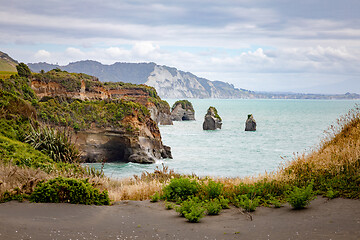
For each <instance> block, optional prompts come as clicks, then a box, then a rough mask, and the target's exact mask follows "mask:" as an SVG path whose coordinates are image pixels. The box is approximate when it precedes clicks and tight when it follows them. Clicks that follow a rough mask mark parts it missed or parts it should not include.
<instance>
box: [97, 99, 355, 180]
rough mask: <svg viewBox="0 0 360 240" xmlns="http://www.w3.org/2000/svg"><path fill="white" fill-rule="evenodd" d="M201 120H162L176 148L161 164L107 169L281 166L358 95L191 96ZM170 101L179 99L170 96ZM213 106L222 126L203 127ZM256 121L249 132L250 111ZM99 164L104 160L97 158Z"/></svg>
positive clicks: (124, 172) (222, 172)
mask: <svg viewBox="0 0 360 240" xmlns="http://www.w3.org/2000/svg"><path fill="white" fill-rule="evenodd" d="M189 100H190V101H191V102H192V104H193V106H194V108H195V118H196V121H184V122H174V125H172V126H159V128H160V132H161V135H162V139H163V143H164V144H165V145H168V146H170V147H171V149H172V154H173V159H168V160H160V161H158V162H157V163H156V164H151V165H141V164H135V163H126V164H124V163H109V164H105V167H104V172H105V175H107V176H109V177H114V178H122V177H129V176H133V175H134V174H140V173H141V172H143V171H150V172H151V171H153V169H154V168H155V167H156V166H158V167H160V168H161V164H162V163H163V164H165V165H166V166H168V167H169V168H170V169H174V170H175V171H176V172H179V173H187V174H191V173H195V174H197V175H199V176H204V175H208V176H216V177H244V176H249V175H255V174H259V173H264V172H265V171H267V172H270V171H273V170H276V169H277V168H278V167H279V165H280V164H281V163H282V162H284V161H287V160H291V159H292V157H293V156H294V153H304V152H307V151H309V150H310V149H312V148H315V147H316V146H317V144H319V142H320V140H321V139H322V138H323V137H324V136H325V135H324V131H325V130H327V129H328V127H329V126H330V125H331V124H335V123H336V119H337V118H339V117H340V116H341V115H344V114H346V113H347V112H348V111H349V110H350V109H351V108H353V107H354V106H355V104H356V103H359V101H352V100H351V101H350V100H244V99H236V100H227V99H226V100H225V99H224V100H219V99H189ZM167 101H168V102H169V104H170V106H171V105H172V104H173V103H174V102H175V101H176V99H167ZM209 106H214V107H216V108H217V110H218V113H219V115H220V116H221V118H222V120H223V126H222V129H221V130H216V131H203V130H202V123H203V120H204V115H205V113H206V111H207V109H208V107H209ZM250 113H251V114H253V116H254V118H255V120H256V122H257V131H256V132H245V131H244V129H245V121H246V119H247V115H248V114H250ZM94 166H95V167H96V168H98V167H99V164H94Z"/></svg>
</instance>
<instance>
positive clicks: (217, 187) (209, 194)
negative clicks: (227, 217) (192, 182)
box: [204, 179, 224, 199]
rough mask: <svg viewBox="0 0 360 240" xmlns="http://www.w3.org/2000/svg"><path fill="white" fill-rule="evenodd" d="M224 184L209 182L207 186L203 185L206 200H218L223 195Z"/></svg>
mask: <svg viewBox="0 0 360 240" xmlns="http://www.w3.org/2000/svg"><path fill="white" fill-rule="evenodd" d="M223 188H224V184H222V183H220V182H215V181H213V180H211V179H210V180H209V182H208V184H207V185H205V187H204V190H205V195H206V198H207V199H215V198H219V197H220V195H222V193H223Z"/></svg>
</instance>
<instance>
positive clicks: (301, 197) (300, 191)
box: [286, 184, 315, 209]
mask: <svg viewBox="0 0 360 240" xmlns="http://www.w3.org/2000/svg"><path fill="white" fill-rule="evenodd" d="M313 199H315V196H314V192H313V185H312V184H310V185H308V186H307V187H302V188H298V187H294V189H293V190H292V191H290V192H289V193H288V194H287V197H286V200H287V201H288V202H289V204H290V205H291V207H293V208H294V209H302V208H305V207H306V206H307V205H308V204H309V203H310V201H311V200H313Z"/></svg>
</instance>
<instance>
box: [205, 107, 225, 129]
mask: <svg viewBox="0 0 360 240" xmlns="http://www.w3.org/2000/svg"><path fill="white" fill-rule="evenodd" d="M221 125H222V122H221V117H220V116H219V114H218V112H217V110H216V108H215V107H209V109H208V110H207V113H206V114H205V117H204V123H203V130H216V129H221Z"/></svg>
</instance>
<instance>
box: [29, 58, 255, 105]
mask: <svg viewBox="0 0 360 240" xmlns="http://www.w3.org/2000/svg"><path fill="white" fill-rule="evenodd" d="M28 65H29V67H30V69H31V70H32V71H34V72H40V71H41V70H45V71H49V70H51V69H54V68H60V69H62V70H66V71H68V72H77V73H86V74H90V75H93V76H96V77H98V78H99V79H100V80H101V81H113V82H119V81H122V82H128V83H134V84H146V85H148V86H152V87H154V88H155V89H156V91H157V93H158V94H159V96H160V97H161V98H249V97H251V92H250V91H246V90H243V89H236V88H234V86H233V85H231V84H228V83H225V82H220V81H209V80H207V79H205V78H199V77H197V76H195V75H194V74H192V73H189V72H183V71H180V70H178V69H176V68H171V67H167V66H160V65H157V64H155V63H114V64H112V65H103V64H101V63H99V62H95V61H79V62H74V63H70V64H68V65H66V66H59V65H51V64H47V63H30V64H28Z"/></svg>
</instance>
